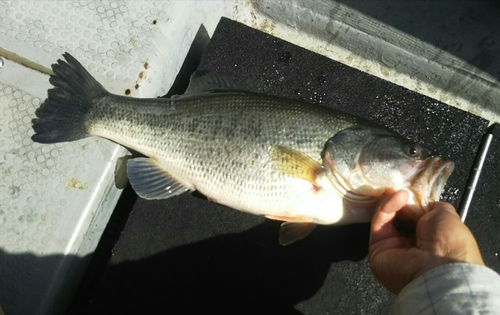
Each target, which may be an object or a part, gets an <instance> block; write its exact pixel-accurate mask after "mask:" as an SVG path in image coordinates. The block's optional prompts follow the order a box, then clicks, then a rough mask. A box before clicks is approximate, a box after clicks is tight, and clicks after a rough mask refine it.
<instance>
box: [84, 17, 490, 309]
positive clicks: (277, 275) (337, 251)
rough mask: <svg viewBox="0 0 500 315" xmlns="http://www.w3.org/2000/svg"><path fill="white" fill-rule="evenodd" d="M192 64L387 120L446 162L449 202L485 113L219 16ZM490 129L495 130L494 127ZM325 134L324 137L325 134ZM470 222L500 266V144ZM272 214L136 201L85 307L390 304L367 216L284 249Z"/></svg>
mask: <svg viewBox="0 0 500 315" xmlns="http://www.w3.org/2000/svg"><path fill="white" fill-rule="evenodd" d="M199 69H206V70H212V71H216V72H218V73H220V74H223V75H225V76H227V77H230V78H232V79H233V80H234V81H235V82H236V84H237V85H238V86H240V87H241V88H243V89H248V90H252V91H256V92H262V93H268V94H274V95H281V96H286V97H289V98H296V99H304V100H306V101H309V102H315V103H321V104H322V105H325V106H332V107H335V108H338V109H341V110H344V111H346V112H349V113H353V114H356V115H359V116H363V117H365V118H368V119H370V120H372V121H376V122H379V123H381V124H384V125H387V126H389V127H390V128H393V129H394V130H396V131H398V132H400V133H401V134H403V135H404V136H406V137H408V138H410V139H414V140H417V141H419V142H421V143H423V144H424V145H427V146H429V147H430V148H432V149H435V150H437V151H438V152H440V153H441V155H442V156H443V157H446V158H450V159H452V160H454V161H455V163H456V168H455V171H454V173H453V174H452V176H451V177H450V180H449V184H448V185H447V188H446V191H445V193H444V195H443V198H444V199H445V200H447V201H450V202H451V203H453V204H454V205H455V206H456V207H458V205H459V203H460V200H461V197H462V195H463V192H464V190H465V187H466V183H467V178H468V175H469V172H470V169H471V168H472V164H473V162H474V157H475V154H476V151H477V149H478V147H479V144H480V141H481V137H482V135H483V134H484V133H485V132H486V129H487V125H488V122H487V121H485V120H484V119H482V118H480V117H477V116H474V115H472V114H469V113H467V112H464V111H461V110H458V109H456V108H452V107H449V106H447V105H445V104H443V103H440V102H439V101H436V100H433V99H430V98H428V97H425V96H422V95H420V94H418V93H416V92H412V91H409V90H407V89H405V88H402V87H400V86H396V85H394V84H392V83H390V82H388V81H384V80H382V79H379V78H376V77H373V76H371V75H368V74H366V73H363V72H361V71H358V70H355V69H353V68H350V67H348V66H345V65H342V64H340V63H337V62H335V61H332V60H330V59H328V58H325V57H322V56H320V55H317V54H314V53H312V52H310V51H307V50H304V49H302V48H299V47H297V46H295V45H292V44H290V43H287V42H285V41H282V40H280V39H277V38H275V37H272V36H270V35H267V34H265V33H262V32H260V31H257V30H254V29H251V28H249V27H246V26H244V25H242V24H239V23H236V22H233V21H231V20H228V19H222V20H221V22H220V23H219V26H218V28H217V30H216V32H215V34H214V36H213V38H212V40H211V42H210V44H209V46H208V48H207V50H206V51H205V54H204V57H203V59H202V62H201V64H200V66H199ZM494 130H495V132H496V131H497V130H498V129H494ZM325 140H326V139H325ZM492 150H493V153H492V154H494V155H492V154H490V157H489V158H488V160H487V164H486V165H485V168H486V170H487V175H486V176H483V177H482V178H481V181H480V185H479V187H478V191H477V197H476V198H474V199H473V204H472V207H471V210H470V212H469V213H470V214H469V217H470V218H468V220H467V223H468V224H469V225H470V226H471V228H472V230H473V232H474V233H476V236H477V238H478V241H479V244H480V247H481V248H482V249H483V250H484V251H483V254H484V255H485V260H486V262H487V263H488V265H489V266H490V267H493V268H494V269H495V270H497V271H499V270H500V263H499V262H498V261H499V260H498V259H499V258H498V257H497V256H498V250H499V249H500V247H499V236H498V231H499V230H500V226H499V222H500V217H499V207H500V201H499V197H498V192H499V184H498V183H499V180H500V178H499V177H500V175H499V174H500V166H499V161H498V156H499V150H500V142H498V140H495V141H494V143H493V145H492ZM279 225H280V223H279V222H276V221H270V220H266V219H263V218H260V217H256V216H252V215H249V214H245V213H241V212H238V211H235V210H232V209H230V208H227V207H224V206H221V205H218V204H214V203H211V202H209V201H207V200H205V199H204V198H203V197H202V196H199V195H197V194H183V195H180V196H177V197H174V198H171V199H166V200H160V201H146V200H143V199H138V200H137V201H136V203H135V204H134V206H133V209H132V212H131V215H130V217H129V220H128V222H127V224H126V226H125V229H124V231H123V233H122V235H121V237H120V239H119V241H118V243H117V245H116V246H115V248H114V250H113V256H112V258H111V260H110V262H109V265H108V267H107V270H106V272H105V274H104V277H103V280H102V282H101V284H100V286H99V289H98V290H97V292H96V294H95V295H94V297H93V299H92V303H91V306H90V310H89V312H88V314H134V313H137V314H207V313H210V314H301V313H303V314H389V313H390V312H391V309H392V301H393V296H392V294H390V293H389V292H387V291H386V290H385V289H384V288H383V287H382V286H381V285H380V284H379V283H378V282H377V280H375V278H374V277H373V276H372V274H371V272H370V269H369V267H368V263H367V257H366V256H367V250H368V247H367V243H368V236H369V231H368V225H367V224H357V225H351V226H322V227H319V228H317V229H316V230H315V231H314V232H313V233H312V235H310V236H309V237H307V238H306V239H305V240H303V241H300V242H298V243H296V244H294V245H292V246H289V247H281V246H280V245H279V244H278V231H279Z"/></svg>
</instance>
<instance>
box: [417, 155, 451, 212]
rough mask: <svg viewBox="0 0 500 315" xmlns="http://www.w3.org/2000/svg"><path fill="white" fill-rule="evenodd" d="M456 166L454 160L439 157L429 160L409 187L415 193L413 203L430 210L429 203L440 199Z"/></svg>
mask: <svg viewBox="0 0 500 315" xmlns="http://www.w3.org/2000/svg"><path fill="white" fill-rule="evenodd" d="M454 167H455V164H454V163H453V162H451V161H446V160H442V159H441V158H439V157H434V158H431V159H430V160H429V161H427V163H426V164H425V166H424V168H423V170H422V171H421V172H420V173H418V174H417V175H416V176H415V177H414V178H413V180H412V181H411V186H410V187H408V190H410V191H411V192H412V195H413V203H414V204H415V205H416V206H418V207H419V208H421V209H422V210H423V211H424V212H427V211H429V204H430V203H432V202H436V201H438V200H439V196H440V195H441V193H442V191H443V189H444V186H445V184H446V181H447V180H448V178H449V177H450V175H451V173H452V172H453V169H454Z"/></svg>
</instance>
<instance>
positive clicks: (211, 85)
mask: <svg viewBox="0 0 500 315" xmlns="http://www.w3.org/2000/svg"><path fill="white" fill-rule="evenodd" d="M236 89H237V87H236V85H235V84H234V82H233V81H232V80H231V79H228V78H225V77H223V76H221V75H218V74H217V73H215V72H210V71H207V70H198V71H195V72H194V73H193V74H192V75H191V78H190V79H189V86H188V87H187V89H186V92H185V93H184V95H186V94H196V93H200V92H207V91H215V90H217V91H224V90H236Z"/></svg>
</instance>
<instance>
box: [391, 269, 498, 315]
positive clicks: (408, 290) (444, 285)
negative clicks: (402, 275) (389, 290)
mask: <svg viewBox="0 0 500 315" xmlns="http://www.w3.org/2000/svg"><path fill="white" fill-rule="evenodd" d="M394 314H396V315H417V314H418V315H428V314H429V315H441V314H443V315H444V314H447V315H448V314H453V315H460V314H481V315H492V314H500V276H499V275H498V274H497V273H496V272H495V271H493V270H491V269H489V268H487V267H484V266H480V265H475V264H467V263H452V264H447V265H443V266H440V267H437V268H435V269H432V270H429V271H427V272H426V273H424V274H423V275H421V276H420V277H418V278H417V279H415V280H413V281H412V282H410V283H409V284H408V285H407V286H406V287H404V288H403V290H402V291H401V292H400V293H399V294H398V296H397V297H396V303H395V305H394Z"/></svg>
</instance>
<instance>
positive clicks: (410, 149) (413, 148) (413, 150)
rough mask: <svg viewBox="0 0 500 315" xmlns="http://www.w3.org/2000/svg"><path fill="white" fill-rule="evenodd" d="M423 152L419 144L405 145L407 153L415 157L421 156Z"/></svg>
mask: <svg viewBox="0 0 500 315" xmlns="http://www.w3.org/2000/svg"><path fill="white" fill-rule="evenodd" d="M421 152H422V150H420V147H419V146H418V145H417V144H407V145H406V146H405V153H406V154H408V155H409V156H411V157H413V158H416V157H419V156H420V155H421Z"/></svg>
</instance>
